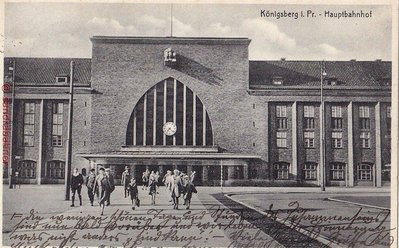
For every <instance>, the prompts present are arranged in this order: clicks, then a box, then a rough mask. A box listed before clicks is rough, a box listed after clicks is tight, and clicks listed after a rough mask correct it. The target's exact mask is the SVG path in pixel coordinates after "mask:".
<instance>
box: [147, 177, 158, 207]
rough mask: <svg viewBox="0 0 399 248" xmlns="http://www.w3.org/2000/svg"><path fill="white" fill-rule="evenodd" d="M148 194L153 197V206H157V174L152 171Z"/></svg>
mask: <svg viewBox="0 0 399 248" xmlns="http://www.w3.org/2000/svg"><path fill="white" fill-rule="evenodd" d="M148 191H149V192H148V194H149V195H150V196H151V205H155V197H156V194H157V182H156V179H155V173H154V172H153V171H152V172H151V174H150V177H149V179H148Z"/></svg>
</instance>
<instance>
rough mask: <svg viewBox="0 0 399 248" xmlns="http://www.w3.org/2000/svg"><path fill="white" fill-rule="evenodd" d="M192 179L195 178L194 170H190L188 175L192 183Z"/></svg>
mask: <svg viewBox="0 0 399 248" xmlns="http://www.w3.org/2000/svg"><path fill="white" fill-rule="evenodd" d="M194 179H195V171H192V172H191V175H190V181H191V182H192V183H194Z"/></svg>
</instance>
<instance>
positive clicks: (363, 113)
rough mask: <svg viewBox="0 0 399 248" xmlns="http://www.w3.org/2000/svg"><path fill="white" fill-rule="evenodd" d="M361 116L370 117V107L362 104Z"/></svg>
mask: <svg viewBox="0 0 399 248" xmlns="http://www.w3.org/2000/svg"><path fill="white" fill-rule="evenodd" d="M359 117H360V118H370V107H369V106H360V107H359Z"/></svg>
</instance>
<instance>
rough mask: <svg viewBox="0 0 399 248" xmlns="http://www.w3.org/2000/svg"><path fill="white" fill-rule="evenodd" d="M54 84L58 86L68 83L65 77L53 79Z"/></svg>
mask: <svg viewBox="0 0 399 248" xmlns="http://www.w3.org/2000/svg"><path fill="white" fill-rule="evenodd" d="M55 82H56V83H58V84H64V83H68V77H66V76H63V77H55Z"/></svg>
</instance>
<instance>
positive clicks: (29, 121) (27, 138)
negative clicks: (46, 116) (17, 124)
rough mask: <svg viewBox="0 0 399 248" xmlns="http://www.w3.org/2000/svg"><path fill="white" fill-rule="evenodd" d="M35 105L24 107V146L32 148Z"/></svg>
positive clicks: (29, 104)
mask: <svg viewBox="0 0 399 248" xmlns="http://www.w3.org/2000/svg"><path fill="white" fill-rule="evenodd" d="M34 135H35V103H33V102H30V103H28V102H27V103H25V106H24V146H34V141H35V136H34Z"/></svg>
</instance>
